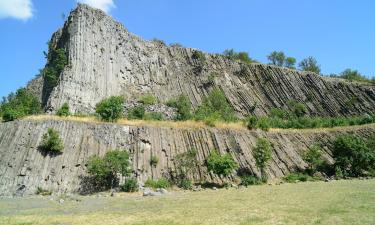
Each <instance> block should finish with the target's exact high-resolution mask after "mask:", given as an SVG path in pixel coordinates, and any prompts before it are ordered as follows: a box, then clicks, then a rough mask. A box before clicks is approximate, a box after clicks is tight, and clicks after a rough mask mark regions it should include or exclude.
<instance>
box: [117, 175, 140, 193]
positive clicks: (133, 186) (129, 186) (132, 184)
mask: <svg viewBox="0 0 375 225" xmlns="http://www.w3.org/2000/svg"><path fill="white" fill-rule="evenodd" d="M138 188H139V185H138V181H137V179H134V178H131V179H127V180H126V181H125V183H124V184H123V185H121V190H122V191H124V192H136V191H138Z"/></svg>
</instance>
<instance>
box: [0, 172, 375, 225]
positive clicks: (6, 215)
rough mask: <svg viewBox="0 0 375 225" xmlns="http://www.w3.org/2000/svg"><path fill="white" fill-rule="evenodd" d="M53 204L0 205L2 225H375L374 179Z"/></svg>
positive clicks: (38, 200) (35, 200) (46, 200)
mask: <svg viewBox="0 0 375 225" xmlns="http://www.w3.org/2000/svg"><path fill="white" fill-rule="evenodd" d="M50 198H51V197H32V198H14V199H6V198H3V199H0V224H18V225H20V224H43V225H44V224H101V225H102V224H104V225H110V224H163V225H164V224H361V225H364V224H375V179H370V180H342V181H332V182H328V183H324V182H306V183H297V184H282V185H263V186H253V187H249V188H243V189H229V190H226V189H222V190H206V191H201V192H183V191H177V192H170V193H169V194H168V195H165V196H160V197H159V196H158V197H142V196H140V194H121V195H119V196H116V197H95V196H88V197H79V199H80V200H81V201H75V200H66V201H65V202H64V203H63V204H60V203H58V202H57V201H52V200H50Z"/></svg>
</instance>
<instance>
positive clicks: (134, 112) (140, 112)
mask: <svg viewBox="0 0 375 225" xmlns="http://www.w3.org/2000/svg"><path fill="white" fill-rule="evenodd" d="M145 115H146V110H145V107H144V106H143V105H139V106H136V107H134V108H132V109H130V110H129V112H128V119H130V120H131V119H139V120H141V119H144V118H145Z"/></svg>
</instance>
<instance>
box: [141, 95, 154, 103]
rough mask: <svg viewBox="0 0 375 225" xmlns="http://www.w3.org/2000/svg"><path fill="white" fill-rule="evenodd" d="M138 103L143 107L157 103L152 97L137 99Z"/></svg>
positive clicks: (145, 96) (146, 96)
mask: <svg viewBox="0 0 375 225" xmlns="http://www.w3.org/2000/svg"><path fill="white" fill-rule="evenodd" d="M138 102H139V103H142V104H145V105H154V104H156V103H157V99H156V97H155V96H153V95H144V96H142V97H140V98H139V100H138Z"/></svg>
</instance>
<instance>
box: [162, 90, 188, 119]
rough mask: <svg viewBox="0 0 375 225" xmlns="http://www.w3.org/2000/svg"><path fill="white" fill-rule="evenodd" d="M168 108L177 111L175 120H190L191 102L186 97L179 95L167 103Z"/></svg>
mask: <svg viewBox="0 0 375 225" xmlns="http://www.w3.org/2000/svg"><path fill="white" fill-rule="evenodd" d="M167 105H168V106H169V107H173V108H176V109H177V116H176V119H177V120H189V119H191V118H192V114H191V102H190V100H189V98H188V97H187V96H186V95H180V96H178V98H177V99H173V100H171V101H169V102H168V103H167Z"/></svg>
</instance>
